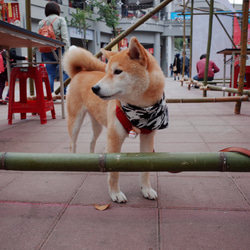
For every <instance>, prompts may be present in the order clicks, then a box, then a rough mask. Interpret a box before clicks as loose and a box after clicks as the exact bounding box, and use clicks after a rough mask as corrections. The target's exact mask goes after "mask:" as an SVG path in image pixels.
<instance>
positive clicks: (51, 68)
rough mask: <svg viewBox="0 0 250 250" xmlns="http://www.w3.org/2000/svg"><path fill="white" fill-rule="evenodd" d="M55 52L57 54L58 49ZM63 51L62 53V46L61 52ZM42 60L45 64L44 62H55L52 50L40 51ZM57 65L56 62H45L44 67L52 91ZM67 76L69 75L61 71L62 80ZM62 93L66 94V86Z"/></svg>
mask: <svg viewBox="0 0 250 250" xmlns="http://www.w3.org/2000/svg"><path fill="white" fill-rule="evenodd" d="M55 52H56V54H57V55H58V49H57V50H55ZM63 53H64V48H63V49H62V54H63ZM42 61H44V62H45V64H46V62H56V59H55V57H54V55H53V53H52V52H50V53H42ZM57 67H58V63H53V64H46V69H47V72H48V76H49V84H50V88H51V92H52V93H53V92H54V80H55V79H56V78H57V75H56V72H57ZM68 78H69V76H68V75H67V74H66V73H65V72H64V71H63V81H65V80H66V79H68ZM64 94H66V88H64Z"/></svg>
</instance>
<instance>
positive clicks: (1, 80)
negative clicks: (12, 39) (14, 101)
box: [0, 49, 27, 105]
mask: <svg viewBox="0 0 250 250" xmlns="http://www.w3.org/2000/svg"><path fill="white" fill-rule="evenodd" d="M1 53H2V56H3V60H4V65H5V70H4V72H2V73H1V74H0V105H6V104H7V102H8V100H9V92H8V93H7V96H6V98H5V100H3V91H4V88H5V82H6V81H7V80H8V77H7V67H6V52H5V51H2V52H1ZM16 60H27V57H26V56H18V55H16V52H15V50H14V49H11V50H10V63H16Z"/></svg>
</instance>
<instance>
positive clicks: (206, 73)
mask: <svg viewBox="0 0 250 250" xmlns="http://www.w3.org/2000/svg"><path fill="white" fill-rule="evenodd" d="M206 2H207V1H206ZM207 3H208V2H207ZM208 5H209V3H208ZM213 11H214V0H211V1H210V13H209V26H208V38H207V58H206V68H205V75H204V85H205V86H206V85H207V76H208V65H209V58H210V48H211V40H212V29H213ZM206 96H207V92H206V91H205V90H204V91H203V97H206Z"/></svg>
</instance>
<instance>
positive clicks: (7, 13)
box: [0, 0, 21, 26]
mask: <svg viewBox="0 0 250 250" xmlns="http://www.w3.org/2000/svg"><path fill="white" fill-rule="evenodd" d="M0 20H2V21H7V22H8V23H11V24H14V25H16V26H21V18H20V11H19V3H4V1H3V0H0Z"/></svg>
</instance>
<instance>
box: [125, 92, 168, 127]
mask: <svg viewBox="0 0 250 250" xmlns="http://www.w3.org/2000/svg"><path fill="white" fill-rule="evenodd" d="M121 106H122V110H123V111H124V113H125V114H126V116H127V117H128V119H129V121H130V122H131V123H132V125H133V126H135V127H137V128H144V129H148V130H156V129H164V128H166V127H167V126H168V107H167V104H166V101H165V94H163V97H162V99H161V100H160V101H159V102H157V103H156V104H155V105H153V106H151V107H148V108H141V107H137V106H135V105H131V104H128V103H123V102H121Z"/></svg>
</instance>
